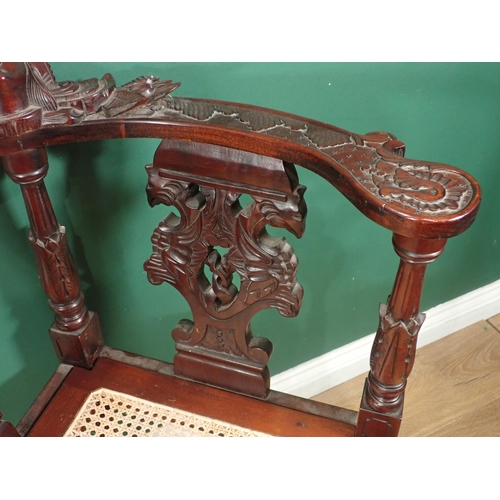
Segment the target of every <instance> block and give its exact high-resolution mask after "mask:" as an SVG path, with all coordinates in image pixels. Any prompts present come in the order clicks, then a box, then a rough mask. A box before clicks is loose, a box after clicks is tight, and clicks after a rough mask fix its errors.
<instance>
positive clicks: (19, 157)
mask: <svg viewBox="0 0 500 500" xmlns="http://www.w3.org/2000/svg"><path fill="white" fill-rule="evenodd" d="M26 78H27V75H26V68H25V66H24V64H22V65H21V64H18V63H12V64H9V63H7V65H6V66H5V65H4V67H3V68H2V72H1V74H0V117H6V116H12V120H13V121H14V122H15V121H16V119H17V120H19V123H21V124H23V125H21V126H25V127H27V128H30V127H31V126H32V125H34V124H35V125H36V118H34V117H33V115H32V114H31V113H32V111H31V109H30V103H29V99H28V96H27V85H26ZM2 163H3V166H4V168H5V171H6V173H7V175H8V176H9V177H10V178H11V179H12V180H13V181H14V182H15V183H16V184H18V185H19V186H20V187H21V192H22V195H23V199H24V203H25V206H26V211H27V214H28V219H29V222H30V231H29V237H28V239H29V241H30V243H31V245H32V247H33V249H34V252H35V256H36V260H37V266H38V273H39V278H40V282H41V284H42V287H43V289H44V291H45V293H46V294H47V296H48V297H49V305H50V307H51V308H52V310H53V311H54V312H55V322H54V324H53V326H52V327H51V329H50V336H51V339H52V342H53V344H54V348H55V350H56V353H57V355H58V358H59V359H60V361H62V362H65V363H70V364H75V365H79V366H85V367H87V368H90V367H91V366H92V365H93V363H94V361H95V359H96V358H97V356H98V353H99V350H100V349H101V347H102V345H103V342H102V338H101V332H100V327H99V322H98V319H97V315H95V314H94V313H89V311H88V310H87V307H86V306H85V303H84V296H83V293H82V292H81V289H80V277H79V275H78V271H77V269H76V266H75V264H74V261H73V257H72V255H71V252H70V250H69V247H68V243H67V239H66V234H65V233H66V230H65V228H64V227H63V226H61V225H60V224H59V222H58V221H57V218H56V215H55V213H54V209H53V207H52V203H51V201H50V198H49V195H48V193H47V189H46V187H45V183H44V178H45V176H46V175H47V172H48V168H49V166H48V159H47V153H46V151H45V149H44V148H37V149H27V150H24V151H19V152H16V153H12V154H10V155H5V156H4V157H2Z"/></svg>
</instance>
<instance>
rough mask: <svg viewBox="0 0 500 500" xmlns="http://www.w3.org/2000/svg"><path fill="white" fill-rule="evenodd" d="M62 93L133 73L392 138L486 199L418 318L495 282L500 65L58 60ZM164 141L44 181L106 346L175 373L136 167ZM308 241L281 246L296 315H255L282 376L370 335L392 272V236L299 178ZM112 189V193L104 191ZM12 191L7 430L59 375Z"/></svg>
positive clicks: (2, 293) (95, 148) (165, 289)
mask: <svg viewBox="0 0 500 500" xmlns="http://www.w3.org/2000/svg"><path fill="white" fill-rule="evenodd" d="M53 70H54V72H55V74H56V76H57V78H58V80H60V81H61V80H65V79H85V78H90V77H94V76H96V77H100V76H102V75H103V74H104V73H105V72H110V73H112V74H113V75H114V76H115V79H116V80H117V83H118V84H119V85H122V84H124V83H127V82H128V81H130V80H132V79H133V78H135V77H137V76H140V75H143V74H155V75H158V76H160V77H162V78H166V79H173V80H175V81H181V82H183V83H182V86H181V87H180V88H179V89H178V90H177V91H176V92H175V94H176V95H179V96H189V97H204V98H211V99H223V100H228V101H236V102H245V103H251V104H256V105H261V106H266V107H271V108H275V109H281V110H284V111H288V112H291V113H296V114H299V115H303V116H307V117H310V118H314V119H317V120H321V121H325V122H329V123H333V124H335V125H337V126H339V127H342V128H345V129H347V130H350V131H352V132H356V133H366V132H370V131H374V130H386V131H389V132H391V133H393V134H395V135H396V136H397V137H398V138H399V139H401V140H403V141H404V142H406V144H407V155H406V156H407V157H408V158H416V159H422V160H432V161H437V162H443V163H448V164H451V165H454V166H457V167H460V168H462V169H464V170H467V171H468V172H470V173H471V174H472V175H474V176H475V177H476V178H477V179H478V181H479V182H480V184H481V185H482V187H483V191H484V200H483V205H482V210H481V211H480V213H479V216H478V219H477V221H476V223H475V224H474V226H473V227H472V228H471V229H470V230H469V231H467V232H466V233H465V234H463V235H460V236H458V237H456V238H454V239H452V240H451V241H450V242H449V243H448V246H447V248H446V250H445V253H444V254H443V256H442V257H441V258H440V259H439V260H438V262H436V263H434V264H432V265H431V266H430V268H429V271H428V274H427V281H426V286H425V288H424V296H423V301H422V309H423V310H425V309H428V308H430V307H433V306H436V305H438V304H440V303H443V302H446V301H448V300H451V299H453V298H455V297H457V296H460V295H462V294H464V293H467V292H469V291H471V290H474V289H476V288H478V287H481V286H483V285H486V284H488V283H491V282H493V281H495V280H497V279H499V278H500V258H499V257H500V256H499V242H500V217H497V216H496V214H497V213H498V201H497V198H498V197H497V195H496V190H497V186H498V184H499V182H500V168H499V163H500V141H498V140H497V135H498V133H499V131H500V112H499V110H500V64H479V63H471V64H464V63H447V64H438V63H429V64H427V63H279V64H278V63H172V64H170V63H127V64H126V63H64V64H63V63H53ZM158 142H159V141H156V140H149V139H148V140H138V139H134V140H116V141H109V142H107V143H84V144H76V145H71V146H60V147H55V148H52V149H51V150H49V154H50V160H51V172H50V174H49V177H48V179H47V185H48V189H49V193H50V194H51V196H52V199H53V203H54V208H55V211H56V213H57V215H58V217H59V219H60V221H61V222H62V223H63V224H64V225H65V226H66V228H67V231H68V234H69V238H70V243H71V244H72V246H73V249H74V254H75V257H76V259H77V261H78V264H79V266H80V269H81V272H82V276H83V286H84V289H85V293H86V296H87V303H88V305H89V308H90V309H93V310H97V311H98V312H99V314H100V318H101V323H102V325H103V329H104V334H105V337H106V339H107V343H108V344H109V345H111V346H113V347H117V348H121V349H125V350H135V351H138V352H140V353H142V354H145V355H148V356H152V357H156V358H160V359H164V360H171V359H172V357H173V355H174V353H175V350H174V347H173V341H172V340H171V337H170V331H171V329H172V328H173V326H174V325H175V324H176V322H177V321H178V320H179V319H181V318H183V317H190V313H189V309H188V307H187V306H186V305H185V303H184V301H183V299H182V297H181V296H180V295H179V294H178V293H177V292H176V291H175V290H173V289H170V288H169V286H168V285H166V284H164V285H162V286H160V287H154V286H152V285H150V284H149V283H148V281H147V279H146V276H145V272H144V271H143V270H142V263H143V262H144V261H145V260H146V259H147V258H148V257H149V255H150V251H151V245H150V236H151V233H152V231H153V229H154V228H155V227H156V225H157V223H158V221H159V220H160V219H161V218H163V217H164V216H165V214H166V213H167V211H168V209H166V208H164V207H155V209H151V208H149V206H148V204H147V202H146V196H145V192H144V189H145V185H146V174H145V171H144V166H145V165H146V164H147V163H149V162H150V161H151V160H152V155H153V153H154V150H155V148H156V146H157V144H158ZM299 175H301V181H302V183H303V184H305V185H307V186H308V191H307V193H306V199H307V203H308V207H309V214H308V228H307V231H306V234H305V236H304V238H303V239H302V240H295V241H294V238H293V236H291V235H290V236H289V241H290V242H291V243H292V245H293V246H294V247H295V250H296V253H297V254H298V256H299V260H300V266H299V281H300V282H301V284H302V285H303V287H304V289H305V297H304V304H303V308H302V312H301V314H300V315H299V316H298V317H297V318H295V319H286V318H282V317H281V316H280V315H279V314H278V312H277V311H275V310H270V311H265V312H263V313H261V314H260V316H257V317H256V319H255V321H254V333H255V334H256V335H264V336H267V337H269V338H270V339H271V340H272V341H273V343H274V345H275V353H274V354H273V357H272V360H271V364H270V368H271V373H273V374H276V373H279V372H281V371H283V370H285V369H288V368H291V367H293V366H295V365H297V364H299V363H302V362H304V361H307V360H309V359H311V358H314V357H316V356H319V355H321V354H323V353H326V352H328V351H331V350H332V349H335V348H337V347H340V346H342V345H344V344H347V343H349V342H351V341H353V340H356V339H358V338H361V337H363V336H365V335H367V334H370V333H372V332H373V331H375V329H376V327H377V321H378V304H379V302H381V301H385V300H386V298H387V295H388V294H389V293H390V291H391V287H392V282H393V278H394V275H395V272H396V269H397V265H398V259H397V257H396V255H395V254H394V252H393V250H392V245H391V234H390V233H389V232H388V231H386V230H385V229H383V228H380V227H378V226H376V225H374V224H373V223H372V222H371V221H368V220H367V219H365V218H364V217H363V216H362V215H361V214H360V213H359V212H358V211H357V210H356V209H355V208H354V207H352V206H351V205H350V203H349V202H348V201H347V200H346V199H344V198H343V197H342V196H341V195H340V194H338V193H337V192H335V191H334V190H333V189H332V188H330V186H329V185H327V184H326V182H325V181H323V180H322V179H319V178H315V177H314V176H313V175H312V174H310V173H309V172H307V171H304V170H302V169H300V170H299ZM113 186H114V187H113ZM27 229H28V226H27V222H26V216H25V214H24V208H23V206H22V201H21V197H20V194H19V192H18V188H17V186H15V185H13V183H11V182H10V181H9V180H8V179H6V178H5V175H4V174H3V172H2V174H0V231H1V234H2V241H3V243H2V246H1V250H0V252H1V253H0V276H1V280H0V324H1V325H2V333H1V336H0V353H1V354H0V411H1V412H3V413H4V418H6V419H8V420H11V421H15V422H16V421H17V420H18V419H19V418H20V416H21V415H22V413H23V412H24V411H25V409H26V408H27V406H28V404H29V403H30V402H31V400H32V399H33V398H34V397H35V395H36V393H37V392H38V391H39V390H40V389H41V387H42V386H43V383H44V381H45V380H46V379H47V378H48V377H49V376H50V374H51V373H52V372H53V370H54V369H55V367H56V365H57V361H56V358H55V355H54V354H53V351H52V346H51V343H50V341H49V338H48V334H46V333H45V332H46V331H47V330H48V328H49V326H50V324H51V322H52V313H51V312H50V310H49V309H48V307H47V306H46V298H45V296H44V294H43V292H42V290H41V288H40V286H39V285H38V281H37V272H36V267H35V263H34V259H33V256H32V251H31V249H30V247H29V246H28V244H27V242H26V233H27Z"/></svg>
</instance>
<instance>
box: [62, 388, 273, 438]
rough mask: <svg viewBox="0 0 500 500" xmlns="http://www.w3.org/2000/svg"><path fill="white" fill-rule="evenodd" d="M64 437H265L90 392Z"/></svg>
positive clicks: (124, 396)
mask: <svg viewBox="0 0 500 500" xmlns="http://www.w3.org/2000/svg"><path fill="white" fill-rule="evenodd" d="M64 436H65V437H265V436H269V435H268V434H264V433H260V432H256V431H253V430H251V429H245V428H243V427H238V426H235V425H232V424H230V423H227V422H223V421H220V420H214V419H210V418H207V417H203V416H201V415H197V414H195V413H190V412H187V411H183V410H179V409H177V408H172V407H170V406H165V405H159V404H155V403H151V402H149V401H147V400H144V399H139V398H135V397H133V396H129V395H127V394H123V393H119V392H115V391H110V390H108V389H99V390H97V391H94V392H92V393H91V394H90V395H89V397H88V398H87V400H86V401H85V403H84V404H83V406H82V408H81V409H80V411H79V413H78V414H77V416H76V417H75V419H74V420H73V422H72V424H71V425H70V427H69V428H68V430H67V431H66V433H65V435H64Z"/></svg>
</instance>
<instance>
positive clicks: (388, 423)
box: [356, 381, 403, 437]
mask: <svg viewBox="0 0 500 500" xmlns="http://www.w3.org/2000/svg"><path fill="white" fill-rule="evenodd" d="M367 390H368V381H365V388H364V390H363V398H362V400H361V406H360V409H359V413H358V422H357V424H356V436H357V437H375V436H380V437H396V436H397V435H398V433H399V428H400V427H401V420H402V418H403V404H402V403H403V401H402V402H401V405H400V406H398V408H396V409H394V410H393V411H391V412H387V413H385V412H381V411H377V410H375V409H373V408H372V407H371V406H370V405H369V404H368V402H367V399H366V392H367Z"/></svg>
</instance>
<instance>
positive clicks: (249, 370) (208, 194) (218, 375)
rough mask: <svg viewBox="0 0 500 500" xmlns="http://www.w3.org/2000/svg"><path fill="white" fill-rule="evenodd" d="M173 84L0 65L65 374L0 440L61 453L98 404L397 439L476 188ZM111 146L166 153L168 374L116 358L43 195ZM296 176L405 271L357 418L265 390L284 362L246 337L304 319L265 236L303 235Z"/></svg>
mask: <svg viewBox="0 0 500 500" xmlns="http://www.w3.org/2000/svg"><path fill="white" fill-rule="evenodd" d="M179 85H180V84H179V83H175V82H172V81H171V80H160V79H159V78H156V77H140V78H137V79H135V80H133V81H131V82H129V83H128V84H125V85H123V86H122V87H117V85H116V82H115V80H114V78H113V77H112V76H111V75H110V74H106V75H104V76H103V77H102V78H101V79H97V78H92V79H89V80H85V81H83V82H71V81H65V82H62V83H59V82H58V81H57V80H56V78H55V75H54V74H53V72H52V69H51V67H50V65H49V64H48V63H0V158H1V162H2V165H3V168H4V169H5V172H6V174H7V176H8V177H9V178H10V179H11V180H12V181H13V182H14V183H16V184H17V185H18V186H19V189H20V196H21V197H22V199H23V201H24V204H25V207H26V212H27V218H28V221H29V225H30V230H29V233H28V235H27V236H28V238H27V239H28V241H29V243H30V244H31V246H32V249H33V251H34V253H35V259H36V263H37V268H38V274H39V278H40V283H41V286H42V288H43V291H44V292H45V294H46V296H47V297H48V303H49V306H50V308H51V309H52V311H53V312H54V324H53V326H52V328H51V329H50V337H51V339H52V341H53V345H54V348H55V351H56V355H57V356H58V358H59V360H60V361H61V363H62V364H61V367H60V369H59V370H58V372H56V374H55V375H54V376H53V377H52V379H51V380H50V381H49V383H48V385H47V386H46V388H45V389H44V390H43V391H42V393H41V394H40V396H39V398H37V400H36V401H35V403H34V404H33V405H32V407H31V408H30V409H29V410H28V412H27V414H26V416H25V417H24V418H23V419H22V420H21V422H20V423H19V425H18V426H17V430H15V429H14V428H13V426H12V425H10V424H8V423H6V422H2V421H0V435H16V434H19V435H30V436H63V435H65V433H66V432H67V431H68V429H69V428H70V426H71V424H72V422H73V421H74V419H75V417H78V415H81V414H80V409H81V407H82V405H83V404H84V403H85V401H86V400H87V399H88V398H89V396H90V395H92V394H93V393H94V392H95V391H99V390H101V389H103V388H105V389H107V390H109V391H114V393H120V394H124V395H125V396H123V397H124V398H125V397H128V398H136V399H137V405H139V401H140V405H143V404H144V405H146V404H147V403H144V401H151V402H152V403H155V404H158V405H162V407H164V408H163V409H164V410H165V408H173V409H174V410H175V411H178V412H189V414H194V415H200V418H210V419H214V420H216V421H217V422H223V423H224V425H226V424H227V425H233V426H235V428H236V427H238V428H239V429H251V432H258V433H263V434H269V435H277V436H355V435H357V436H372V435H373V436H396V435H397V433H398V429H399V425H400V422H401V416H402V414H403V403H404V395H405V389H406V384H407V380H408V377H409V376H410V373H411V370H412V366H413V362H414V359H415V353H416V348H417V337H418V331H419V329H420V327H421V326H422V322H423V320H424V315H423V314H421V312H420V299H421V294H422V289H423V282H424V275H425V271H426V268H427V265H428V264H430V263H431V262H433V261H434V260H436V259H437V258H438V257H439V256H440V254H441V253H442V251H443V249H444V246H445V244H446V241H447V240H448V238H451V237H454V236H457V235H459V234H461V233H462V232H463V231H465V230H467V229H468V228H469V227H470V225H471V224H472V223H473V222H474V220H475V217H476V214H477V212H478V210H479V205H480V201H481V190H480V187H479V185H478V183H477V181H476V180H475V179H474V178H473V177H472V176H470V175H469V174H467V173H466V172H463V171H462V170H459V169H457V168H455V167H452V166H449V165H443V164H440V163H432V162H428V161H420V160H412V159H407V158H404V152H405V145H404V144H403V143H402V142H401V141H399V140H397V139H396V138H395V137H394V136H393V135H391V134H388V133H386V132H374V133H369V134H363V135H360V134H355V133H352V132H349V131H346V130H343V129H341V128H338V127H335V126H333V125H329V124H325V123H320V122H317V121H315V120H311V119H308V118H304V117H300V116H295V115H291V114H289V113H284V112H281V111H276V110H271V109H266V108H262V107H257V106H251V105H246V104H237V103H231V102H223V101H215V100H209V99H198V98H184V97H176V96H172V95H171V93H172V92H173V91H174V90H175V89H176V88H177V87H178V86H179ZM117 138H120V139H127V138H137V139H138V138H155V139H158V140H159V141H160V144H159V146H158V148H157V150H156V153H155V155H154V158H153V162H152V164H149V165H147V166H146V173H147V180H146V175H145V182H144V183H145V184H147V187H146V195H147V201H148V202H149V204H150V206H157V205H159V206H164V207H174V209H175V210H176V211H177V213H174V212H171V213H170V212H169V211H170V210H172V209H170V208H169V209H167V214H166V215H165V217H164V218H163V219H161V220H160V221H159V222H158V223H157V227H156V229H154V231H153V235H152V237H151V244H152V245H151V246H152V252H151V256H150V258H149V259H148V260H147V261H146V262H145V263H144V264H143V269H144V270H145V271H146V274H147V279H148V280H149V281H150V282H151V283H152V284H154V285H161V284H164V283H167V284H168V285H171V286H173V287H174V288H176V290H178V291H179V292H180V293H181V295H182V296H183V297H184V298H185V300H186V302H187V303H188V305H189V309H190V310H191V314H192V317H191V318H187V319H186V318H181V317H179V318H176V320H175V321H178V323H177V326H174V325H172V326H174V328H173V331H172V337H173V340H174V342H175V346H176V349H177V354H176V355H175V357H174V359H173V365H169V364H165V363H163V362H160V361H156V360H151V359H146V358H143V357H141V356H134V355H132V354H127V353H123V352H121V351H115V350H113V349H110V348H109V347H106V345H105V335H103V334H102V332H101V329H100V326H99V322H98V319H97V313H99V314H101V317H102V318H104V316H103V314H105V311H102V310H98V308H97V307H95V308H94V309H95V311H96V312H95V313H94V312H91V311H89V310H88V308H87V305H86V301H85V297H84V294H83V292H82V287H81V284H80V276H79V272H78V266H77V264H76V262H75V259H74V258H73V255H72V253H71V250H70V245H69V242H68V239H67V237H66V230H65V227H64V226H63V225H62V224H61V223H60V221H59V220H58V218H57V216H56V213H55V211H54V207H53V205H52V202H51V199H50V197H49V193H48V191H47V188H46V185H45V177H46V176H47V175H48V171H49V168H48V156H47V152H46V148H47V147H51V146H56V145H61V144H70V143H74V142H85V141H104V140H108V139H117ZM145 161H147V160H145ZM295 165H299V166H301V167H303V168H304V169H307V170H309V171H310V172H312V173H314V174H316V175H318V176H320V177H322V178H323V179H324V180H325V181H326V182H328V183H329V184H330V185H331V187H332V189H336V190H337V191H339V192H340V193H341V194H342V195H344V196H345V197H346V198H347V199H348V200H349V201H350V202H351V203H352V204H353V205H354V206H355V207H356V208H357V209H358V210H359V211H360V212H361V214H360V216H365V217H367V218H368V219H370V220H371V221H373V222H374V223H376V224H379V225H380V226H382V227H383V228H385V229H387V230H388V232H389V234H390V235H391V236H392V241H393V246H394V250H395V251H396V253H397V255H398V256H399V257H400V265H399V269H398V271H397V274H396V278H395V281H394V286H393V289H392V293H391V294H390V296H389V300H388V303H387V305H386V304H383V305H382V306H381V308H380V317H379V328H378V330H377V333H376V336H375V341H374V344H373V348H372V352H371V356H370V360H369V366H370V372H369V376H368V377H367V380H366V384H365V388H364V392H363V399H362V401H361V407H360V411H359V414H358V413H356V412H352V411H350V410H347V409H341V408H337V407H334V406H325V405H321V404H319V403H313V402H311V401H307V400H304V399H301V398H295V397H293V396H287V395H284V394H280V393H276V392H274V391H272V390H271V389H270V385H269V384H270V374H269V369H268V362H269V358H270V356H271V354H272V351H273V346H272V343H271V341H270V340H268V339H267V338H265V337H264V336H254V332H253V331H252V327H251V322H252V319H253V317H254V316H255V314H256V313H258V312H260V311H262V310H264V309H267V308H273V309H276V310H277V311H278V312H279V313H280V314H281V315H282V316H284V317H287V318H293V317H294V316H296V315H297V314H298V313H299V311H300V308H301V304H302V301H303V299H304V300H305V298H304V291H303V288H302V286H301V285H300V284H299V282H298V281H297V266H298V258H297V256H296V255H295V252H294V250H293V248H292V247H291V245H290V244H289V243H288V242H287V240H286V239H285V238H284V237H280V238H277V237H273V236H272V235H271V234H269V232H268V230H267V229H269V227H273V228H279V229H280V230H285V231H287V232H288V233H292V234H293V235H295V236H296V237H298V238H300V237H302V235H303V234H304V230H305V220H306V215H307V207H306V202H305V198H304V192H305V187H304V186H302V185H301V184H300V182H299V179H298V175H297V170H296V167H295ZM110 168H112V166H110ZM117 168H121V167H120V166H117ZM118 187H119V186H118V183H117V184H116V188H117V189H118ZM91 198H92V197H89V199H88V200H86V201H88V202H90V201H92V200H91ZM160 210H161V208H160ZM177 214H178V215H177ZM325 230H326V229H325ZM360 238H362V235H360ZM140 265H141V264H140V263H139V266H140ZM124 272H126V270H124ZM327 273H328V270H327V269H325V277H326V279H328V278H327V276H328V274H327ZM104 309H106V308H104ZM171 313H175V311H170V312H169V314H171ZM122 324H123V323H122ZM329 327H330V325H329ZM47 329H48V328H47ZM132 333H133V332H127V334H132ZM256 333H257V332H256ZM264 335H265V332H264ZM290 341H291V342H293V339H290ZM99 401H100V400H97V402H99ZM96 404H97V403H96ZM124 404H128V403H124ZM174 410H172V411H174ZM145 411H149V410H145ZM162 411H163V410H162ZM165 411H167V410H165ZM201 416H203V417H201ZM102 418H103V419H106V418H108V419H109V418H110V417H107V416H106V415H105V416H104V417H102ZM111 418H114V417H112V416H111ZM172 418H176V417H172ZM103 422H104V421H103V420H102V419H101V420H99V425H106V426H107V425H108V424H107V423H106V424H104V423H103ZM110 424H111V421H110ZM99 425H97V424H96V427H99ZM193 425H195V424H193ZM82 427H86V425H85V424H81V425H80V428H82ZM200 427H203V425H202V424H200ZM114 429H115V428H113V429H111V432H112V433H115V430H114ZM120 429H121V428H120ZM108 430H109V429H108ZM120 432H121V434H122V435H123V432H128V431H126V430H124V429H121V430H119V429H118V427H116V433H120ZM97 434H98V435H99V433H97Z"/></svg>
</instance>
